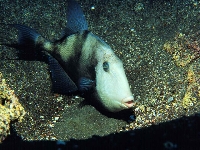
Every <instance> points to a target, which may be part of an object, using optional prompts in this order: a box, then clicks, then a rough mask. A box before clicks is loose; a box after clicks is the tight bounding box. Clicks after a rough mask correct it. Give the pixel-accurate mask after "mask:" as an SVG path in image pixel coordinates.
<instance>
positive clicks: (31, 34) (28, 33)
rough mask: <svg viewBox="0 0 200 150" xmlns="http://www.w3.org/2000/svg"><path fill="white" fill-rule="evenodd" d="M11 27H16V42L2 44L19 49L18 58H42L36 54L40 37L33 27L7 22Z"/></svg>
mask: <svg viewBox="0 0 200 150" xmlns="http://www.w3.org/2000/svg"><path fill="white" fill-rule="evenodd" d="M8 25H9V26H11V27H14V28H16V29H18V43H14V44H2V45H6V46H9V47H13V48H16V49H18V50H19V59H23V60H42V57H40V55H39V54H38V53H39V52H40V50H39V49H40V48H41V47H40V45H39V44H38V38H39V37H41V35H40V34H39V33H37V31H35V30H34V29H32V28H30V27H28V26H25V25H20V24H8Z"/></svg>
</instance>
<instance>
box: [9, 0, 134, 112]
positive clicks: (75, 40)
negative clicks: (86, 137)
mask: <svg viewBox="0 0 200 150" xmlns="http://www.w3.org/2000/svg"><path fill="white" fill-rule="evenodd" d="M67 17H68V22H67V26H66V29H65V30H64V33H63V36H62V37H61V39H60V40H57V41H55V42H50V41H48V40H46V39H45V38H43V37H42V36H41V35H40V34H39V33H37V32H36V31H35V30H34V29H31V28H29V27H27V26H24V25H19V24H12V25H11V26H13V27H15V28H17V29H18V31H19V41H18V45H20V46H26V45H27V46H28V44H29V45H30V43H32V44H31V45H32V46H34V49H35V51H43V52H45V53H46V55H47V56H48V63H49V67H50V71H51V77H52V82H53V84H52V85H53V87H52V88H53V91H54V92H56V93H61V94H70V93H76V92H78V93H79V94H80V95H82V96H83V97H89V98H90V99H94V101H97V102H98V103H99V104H100V105H102V106H103V108H104V109H106V110H107V111H110V112H118V111H121V110H124V109H129V108H131V107H132V106H133V95H132V93H131V90H130V88H129V84H128V80H127V77H126V75H125V71H124V68H123V64H122V61H121V60H120V59H119V58H118V57H117V56H116V55H115V53H114V52H113V50H112V49H111V48H110V46H109V45H108V44H106V43H105V42H104V41H103V40H102V39H100V38H99V37H98V36H96V35H95V34H93V33H92V32H90V31H88V26H87V22H86V20H85V17H84V15H83V12H82V10H81V8H80V6H79V5H78V4H77V2H76V1H73V0H70V1H69V4H68V11H67ZM27 46H26V47H27Z"/></svg>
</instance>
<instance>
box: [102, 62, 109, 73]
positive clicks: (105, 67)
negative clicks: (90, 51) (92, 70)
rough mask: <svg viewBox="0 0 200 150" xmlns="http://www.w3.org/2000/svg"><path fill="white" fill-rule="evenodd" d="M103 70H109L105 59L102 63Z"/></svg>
mask: <svg viewBox="0 0 200 150" xmlns="http://www.w3.org/2000/svg"><path fill="white" fill-rule="evenodd" d="M103 70H104V71H105V72H108V70H109V64H108V62H107V61H105V62H104V63H103Z"/></svg>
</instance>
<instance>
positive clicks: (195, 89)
mask: <svg viewBox="0 0 200 150" xmlns="http://www.w3.org/2000/svg"><path fill="white" fill-rule="evenodd" d="M198 69H199V68H197V69H196V70H195V71H194V68H193V65H191V66H190V67H189V69H188V73H187V82H188V87H187V91H186V93H185V96H184V98H183V100H182V105H183V107H184V108H188V107H189V106H193V105H194V104H195V103H196V102H197V100H198V97H199V87H200V82H199V80H200V74H199V73H197V70H198ZM198 71H199V70H198Z"/></svg>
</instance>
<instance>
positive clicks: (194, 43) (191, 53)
mask: <svg viewBox="0 0 200 150" xmlns="http://www.w3.org/2000/svg"><path fill="white" fill-rule="evenodd" d="M199 39H200V31H198V32H195V33H193V34H191V33H190V34H188V35H187V36H186V35H185V34H182V33H179V34H177V35H176V36H175V38H174V39H173V40H171V41H167V42H166V43H165V44H164V46H163V48H164V50H166V51H167V52H168V53H169V54H171V55H172V58H173V60H174V61H175V64H176V65H177V66H179V67H188V71H187V78H186V79H185V80H186V81H187V83H188V86H187V88H186V93H185V95H184V97H183V100H182V105H183V107H184V108H185V109H187V108H189V106H193V105H194V104H196V103H200V102H199V101H198V100H199V98H200V65H199V60H198V59H199V58H200V40H199ZM195 60H196V61H195Z"/></svg>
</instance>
